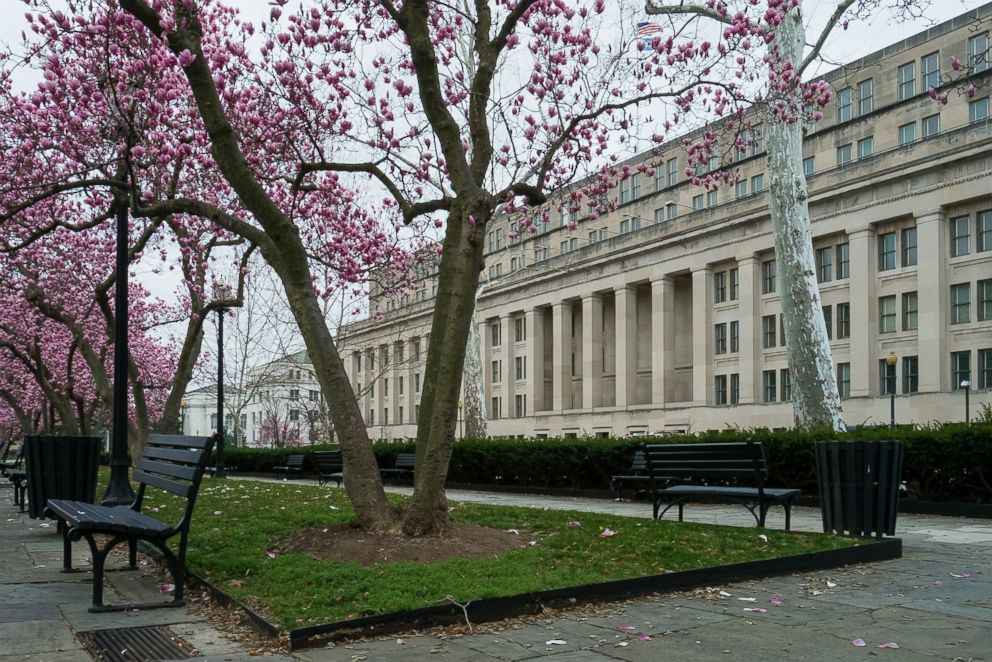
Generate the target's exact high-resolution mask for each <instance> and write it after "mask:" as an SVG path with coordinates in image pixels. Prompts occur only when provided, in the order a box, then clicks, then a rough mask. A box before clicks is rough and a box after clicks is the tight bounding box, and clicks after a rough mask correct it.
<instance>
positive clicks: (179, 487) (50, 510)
mask: <svg viewBox="0 0 992 662" xmlns="http://www.w3.org/2000/svg"><path fill="white" fill-rule="evenodd" d="M213 444H214V438H213V437H181V436H170V435H157V434H153V435H151V437H150V438H149V440H148V444H147V445H146V446H145V451H144V453H143V454H142V456H141V461H140V462H139V463H138V468H137V469H136V470H135V471H134V476H133V480H134V481H135V482H136V483H137V485H138V490H137V494H136V496H135V499H134V502H133V503H132V504H131V505H128V506H98V505H93V504H91V503H86V502H84V501H66V500H63V499H49V500H48V505H47V506H46V508H45V514H46V515H48V516H51V517H55V518H57V519H58V520H59V531H61V532H62V541H63V542H62V569H63V571H64V572H69V571H71V570H72V542H73V541H78V540H79V539H80V538H85V539H86V542H88V543H89V546H90V551H91V552H92V555H93V604H92V605H91V606H90V609H89V610H90V611H122V610H128V609H139V608H150V607H179V606H182V605H183V604H184V601H183V590H184V586H185V583H186V544H187V539H188V536H189V523H190V519H191V518H192V516H193V504H194V503H195V502H196V495H197V492H198V491H199V489H200V481H201V480H202V479H203V471H204V469H205V467H206V464H207V460H208V459H209V457H210V450H211V448H212V446H213ZM149 486H150V487H154V488H157V489H160V490H164V491H166V492H171V493H172V494H175V495H176V496H178V497H180V498H182V499H185V501H186V503H185V509H184V510H183V514H182V516H181V517H180V518H179V521H178V522H176V523H174V524H169V523H166V522H163V521H161V520H158V519H156V518H154V517H152V516H151V515H146V514H145V513H142V512H141V505H142V501H143V500H144V497H145V490H146V488H147V487H149ZM99 534H103V535H106V536H109V537H110V540H109V541H104V542H103V543H102V544H103V547H100V546H99V545H98V543H97V541H96V540H95V539H94V538H93V536H94V535H99ZM175 535H178V536H179V545H178V547H179V551H178V554H176V553H173V551H172V550H171V549H169V546H168V545H167V544H166V541H167V540H168V539H169V538H172V537H173V536H175ZM138 540H144V541H146V542H149V543H151V544H153V545H155V547H157V548H158V549H159V551H161V552H162V555H163V556H164V557H165V560H166V562H167V563H168V564H169V572H170V573H171V574H172V581H173V583H174V584H175V587H176V588H175V591H174V593H173V598H172V601H171V602H153V603H143V604H129V605H105V604H103V572H104V570H103V566H104V562H105V561H106V560H107V555H108V554H109V553H110V550H112V549H113V548H114V547H116V546H117V545H119V544H121V543H123V542H126V543H128V565H129V567H130V568H132V569H134V568H137V564H136V560H137V559H136V553H137V541H138Z"/></svg>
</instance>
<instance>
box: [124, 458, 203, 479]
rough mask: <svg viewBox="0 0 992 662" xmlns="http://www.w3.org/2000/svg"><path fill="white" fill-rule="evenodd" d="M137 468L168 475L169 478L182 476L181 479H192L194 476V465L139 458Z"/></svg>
mask: <svg viewBox="0 0 992 662" xmlns="http://www.w3.org/2000/svg"><path fill="white" fill-rule="evenodd" d="M138 468H139V469H140V470H142V471H147V472H149V473H154V474H158V475H160V476H169V477H170V478H182V479H183V480H193V478H194V476H196V467H195V466H193V467H189V466H186V465H183V464H172V463H170V462H156V461H155V460H141V461H140V462H139V463H138Z"/></svg>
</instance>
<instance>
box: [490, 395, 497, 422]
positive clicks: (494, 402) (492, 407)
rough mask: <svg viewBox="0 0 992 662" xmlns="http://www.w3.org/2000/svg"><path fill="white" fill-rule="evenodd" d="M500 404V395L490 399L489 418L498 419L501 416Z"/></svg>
mask: <svg viewBox="0 0 992 662" xmlns="http://www.w3.org/2000/svg"><path fill="white" fill-rule="evenodd" d="M499 405H500V399H499V398H498V397H494V398H493V399H492V400H491V401H490V405H489V418H490V419H493V420H495V419H498V418H499V409H500V407H499Z"/></svg>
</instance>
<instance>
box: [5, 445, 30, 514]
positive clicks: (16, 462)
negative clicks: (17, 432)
mask: <svg viewBox="0 0 992 662" xmlns="http://www.w3.org/2000/svg"><path fill="white" fill-rule="evenodd" d="M13 445H14V440H13V439H10V440H9V441H8V442H7V445H6V446H5V447H4V450H3V459H2V460H0V474H2V475H3V476H5V477H6V478H7V479H8V480H10V484H11V486H12V487H13V488H14V505H15V506H17V508H18V510H19V511H20V512H22V513H23V512H24V509H25V506H27V493H28V475H27V472H25V471H24V440H21V443H20V445H19V446H18V447H17V453H15V454H14V459H13V460H8V459H7V458H8V457H9V455H10V449H11V448H12V447H13Z"/></svg>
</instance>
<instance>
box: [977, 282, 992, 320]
mask: <svg viewBox="0 0 992 662" xmlns="http://www.w3.org/2000/svg"><path fill="white" fill-rule="evenodd" d="M989 320H992V280H980V281H978V321H979V322H988V321H989Z"/></svg>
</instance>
